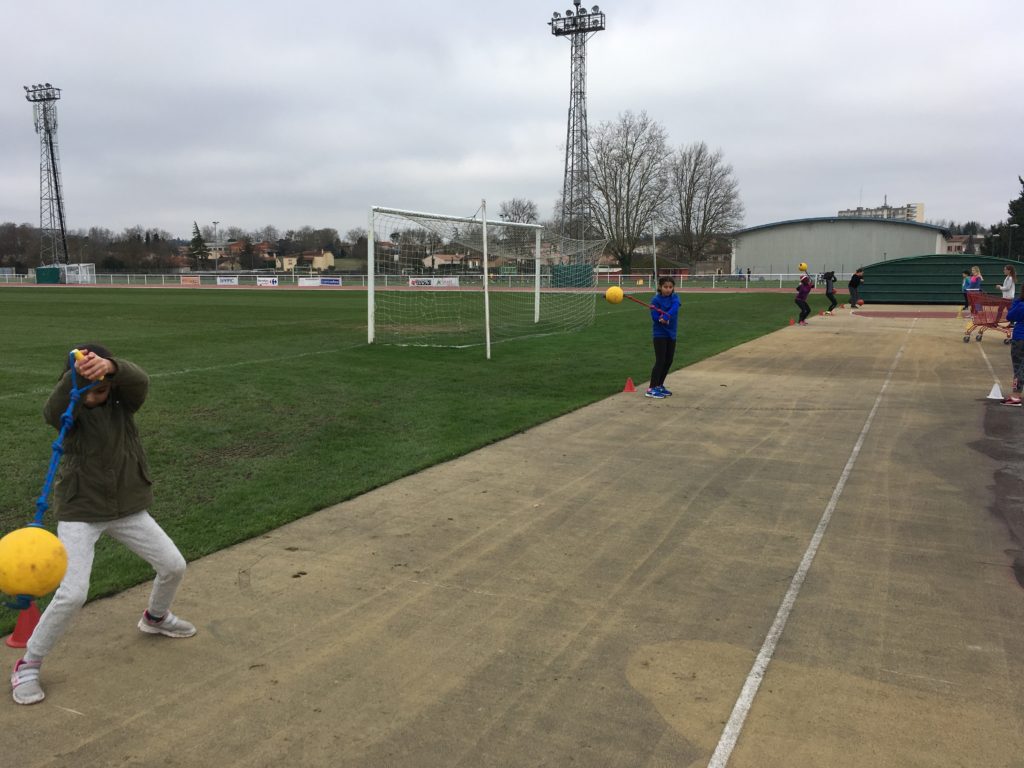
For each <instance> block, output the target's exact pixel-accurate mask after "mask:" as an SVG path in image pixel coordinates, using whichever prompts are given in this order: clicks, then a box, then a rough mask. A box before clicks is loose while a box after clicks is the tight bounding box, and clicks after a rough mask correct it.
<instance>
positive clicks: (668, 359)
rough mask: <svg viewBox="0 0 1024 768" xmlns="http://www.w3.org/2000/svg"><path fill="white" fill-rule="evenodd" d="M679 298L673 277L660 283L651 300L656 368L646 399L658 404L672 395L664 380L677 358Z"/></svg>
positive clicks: (653, 370)
mask: <svg viewBox="0 0 1024 768" xmlns="http://www.w3.org/2000/svg"><path fill="white" fill-rule="evenodd" d="M679 306H680V302H679V297H678V296H676V281H675V280H674V279H672V278H671V277H667V276H666V277H663V278H661V279H660V280H658V293H657V295H656V296H655V297H654V298H653V299H651V323H652V328H651V336H652V337H653V339H654V368H652V369H651V383H650V386H649V387H648V388H647V391H646V392H644V395H646V396H647V397H653V398H656V399H658V400H661V399H664V398H666V397H669V396H670V395H671V394H672V393H671V392H670V391H669V390H667V389H665V377H666V376H668V372H669V369H670V368H671V367H672V359H673V358H674V357H675V354H676V329H677V326H678V323H679Z"/></svg>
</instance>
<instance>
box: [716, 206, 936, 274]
mask: <svg viewBox="0 0 1024 768" xmlns="http://www.w3.org/2000/svg"><path fill="white" fill-rule="evenodd" d="M732 237H733V245H732V270H731V271H732V272H736V271H737V270H741V271H743V272H746V270H747V268H750V271H751V272H752V273H753V274H762V273H776V272H782V273H795V272H797V271H798V270H797V265H798V264H799V263H800V262H802V261H804V262H807V264H808V265H809V266H810V271H811V272H825V271H828V270H835V271H836V272H837V273H841V274H848V273H850V272H853V270H855V269H857V267H862V266H866V265H868V264H874V263H875V262H879V261H888V260H890V259H899V258H904V257H907V256H922V255H932V254H944V253H946V252H947V247H948V246H947V242H948V241H949V239H950V232H949V230H947V229H943V228H942V227H937V226H935V225H933V224H919V223H917V222H913V221H900V220H898V219H869V218H855V217H845V216H844V217H839V216H827V217H822V218H816V219H793V220H791V221H778V222H775V223H772V224H762V225H760V226H757V227H749V228H747V229H741V230H738V231H736V232H734V233H733V235H732Z"/></svg>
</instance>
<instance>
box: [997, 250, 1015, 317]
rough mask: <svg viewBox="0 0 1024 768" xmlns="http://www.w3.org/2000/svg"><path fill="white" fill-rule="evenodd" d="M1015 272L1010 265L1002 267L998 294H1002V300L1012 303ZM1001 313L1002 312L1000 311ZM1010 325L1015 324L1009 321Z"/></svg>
mask: <svg viewBox="0 0 1024 768" xmlns="http://www.w3.org/2000/svg"><path fill="white" fill-rule="evenodd" d="M1016 283H1017V270H1015V269H1014V268H1013V265H1012V264H1007V265H1006V266H1004V267H1003V284H1002V285H1000V286H999V290H1000V292H1001V293H1002V294H1003V299H1005V300H1006V301H1013V298H1014V295H1015V294H1016V292H1017V285H1016ZM1000 312H1002V310H1000ZM1010 325H1011V326H1014V325H1016V323H1015V322H1014V321H1013V320H1010Z"/></svg>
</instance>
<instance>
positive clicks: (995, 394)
mask: <svg viewBox="0 0 1024 768" xmlns="http://www.w3.org/2000/svg"><path fill="white" fill-rule="evenodd" d="M988 399H989V400H1002V399H1003V391H1002V390H1001V389H999V382H998V381H997V382H996V383H995V384H993V385H992V391H991V392H989V393H988Z"/></svg>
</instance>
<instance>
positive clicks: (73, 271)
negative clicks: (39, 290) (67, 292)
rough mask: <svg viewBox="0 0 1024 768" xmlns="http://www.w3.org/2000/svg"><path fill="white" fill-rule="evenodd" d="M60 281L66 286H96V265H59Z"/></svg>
mask: <svg viewBox="0 0 1024 768" xmlns="http://www.w3.org/2000/svg"><path fill="white" fill-rule="evenodd" d="M58 266H59V267H60V281H61V282H62V283H64V284H65V285H95V284H96V265H95V264H58Z"/></svg>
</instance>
